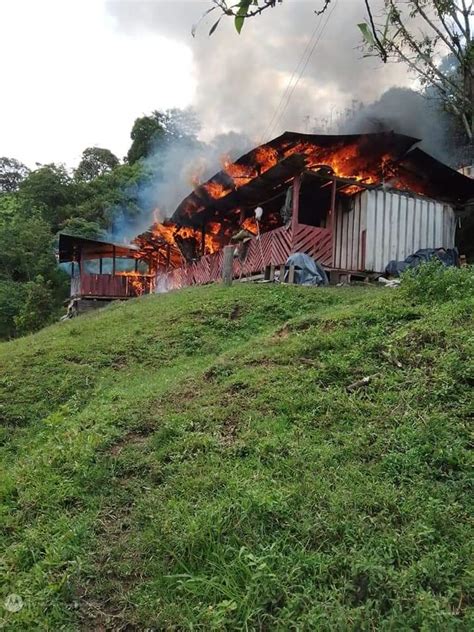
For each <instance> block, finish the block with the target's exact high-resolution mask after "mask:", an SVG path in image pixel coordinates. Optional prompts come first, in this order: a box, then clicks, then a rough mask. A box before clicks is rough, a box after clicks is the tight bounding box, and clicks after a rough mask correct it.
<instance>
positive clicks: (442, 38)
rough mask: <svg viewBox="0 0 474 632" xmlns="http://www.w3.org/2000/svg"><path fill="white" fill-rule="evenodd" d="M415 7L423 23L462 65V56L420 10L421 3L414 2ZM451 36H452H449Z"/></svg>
mask: <svg viewBox="0 0 474 632" xmlns="http://www.w3.org/2000/svg"><path fill="white" fill-rule="evenodd" d="M415 6H416V8H417V11H418V13H419V14H420V15H421V17H422V18H423V19H424V20H425V22H426V23H427V24H428V25H429V26H430V27H431V28H432V29H433V31H434V32H435V33H436V34H437V35H438V36H439V38H440V39H441V40H442V41H443V42H444V43H445V44H446V46H447V47H448V48H449V50H450V51H451V52H452V53H453V55H454V56H455V57H456V59H457V60H458V61H459V63H461V64H462V62H463V58H462V54H460V51H459V49H458V48H455V47H454V44H453V42H452V41H450V40H449V39H448V38H447V37H446V36H445V35H444V34H443V33H442V32H441V31H440V29H439V28H438V27H437V26H436V24H434V22H433V21H432V20H431V19H430V18H429V16H428V14H427V13H426V12H425V10H424V9H423V8H422V6H421V3H420V2H419V0H415ZM451 36H452V34H451Z"/></svg>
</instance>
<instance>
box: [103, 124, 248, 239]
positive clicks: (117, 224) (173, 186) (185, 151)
mask: <svg viewBox="0 0 474 632" xmlns="http://www.w3.org/2000/svg"><path fill="white" fill-rule="evenodd" d="M250 148H251V142H250V139H249V138H247V137H245V136H244V135H241V134H236V133H234V132H229V133H228V134H219V135H217V136H215V137H214V138H213V139H212V141H210V142H208V143H204V142H197V141H196V142H190V141H189V139H183V140H175V141H173V142H172V144H171V145H169V146H168V147H166V148H158V149H157V150H156V151H155V152H154V153H153V154H152V155H151V156H149V157H148V158H146V159H145V160H144V163H143V171H144V173H145V175H144V177H143V179H142V181H140V182H139V183H138V184H137V185H136V186H135V187H134V188H133V189H131V190H129V191H127V192H126V194H127V197H129V198H130V199H134V200H136V203H137V207H138V208H137V209H135V210H134V209H132V208H131V206H130V205H128V206H124V207H119V208H115V209H114V223H113V226H112V229H111V230H110V231H109V234H108V235H107V238H108V239H110V240H111V241H117V242H129V241H131V240H132V239H133V238H134V237H135V236H136V235H137V234H139V233H142V232H144V231H145V230H147V229H148V228H149V227H150V225H151V224H152V223H153V222H162V221H163V220H165V219H168V218H169V217H170V216H171V215H172V214H173V212H174V210H175V208H176V207H177V206H178V204H179V203H180V202H181V200H182V199H183V198H184V197H186V195H188V193H189V191H190V190H191V189H193V188H194V187H195V186H196V185H197V184H199V183H201V182H204V181H206V180H208V179H209V178H210V177H211V176H212V175H214V173H215V172H216V171H218V170H219V169H221V168H222V165H221V161H222V159H223V158H224V157H225V158H228V159H229V160H231V161H233V160H236V159H237V158H238V157H239V156H240V155H242V154H243V153H245V152H247V151H248V150H249V149H250ZM158 204H159V206H157V205H158Z"/></svg>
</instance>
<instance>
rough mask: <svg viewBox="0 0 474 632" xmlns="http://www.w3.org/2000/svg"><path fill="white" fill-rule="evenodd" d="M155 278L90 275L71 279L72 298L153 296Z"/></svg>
mask: <svg viewBox="0 0 474 632" xmlns="http://www.w3.org/2000/svg"><path fill="white" fill-rule="evenodd" d="M154 289H155V277H154V276H152V275H142V274H117V275H114V274H88V273H86V272H82V271H81V272H80V273H79V275H78V276H75V277H73V278H71V298H106V299H114V298H119V299H120V298H122V299H123V298H134V297H137V296H143V295H144V294H152V293H153V292H154Z"/></svg>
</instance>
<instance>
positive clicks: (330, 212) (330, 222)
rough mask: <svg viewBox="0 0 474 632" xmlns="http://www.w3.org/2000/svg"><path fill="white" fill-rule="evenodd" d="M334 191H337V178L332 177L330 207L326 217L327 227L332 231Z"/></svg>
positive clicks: (334, 207) (334, 212) (334, 208)
mask: <svg viewBox="0 0 474 632" xmlns="http://www.w3.org/2000/svg"><path fill="white" fill-rule="evenodd" d="M336 191H337V180H336V178H334V180H333V181H332V187H331V208H330V209H329V217H328V220H329V221H328V228H329V230H331V231H332V229H333V225H334V217H335V215H336Z"/></svg>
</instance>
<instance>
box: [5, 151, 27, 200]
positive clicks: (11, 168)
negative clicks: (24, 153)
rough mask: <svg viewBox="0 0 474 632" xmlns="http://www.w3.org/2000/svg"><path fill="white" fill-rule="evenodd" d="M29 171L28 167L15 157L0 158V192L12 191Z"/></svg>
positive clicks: (15, 189) (16, 188)
mask: <svg viewBox="0 0 474 632" xmlns="http://www.w3.org/2000/svg"><path fill="white" fill-rule="evenodd" d="M29 173H30V170H29V169H28V167H26V166H25V165H24V164H23V163H22V162H20V161H19V160H16V158H7V157H6V156H3V157H1V158H0V192H3V193H13V192H14V191H17V190H18V187H19V186H20V184H21V182H22V181H23V180H24V179H25V178H26V176H27V175H28V174H29Z"/></svg>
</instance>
